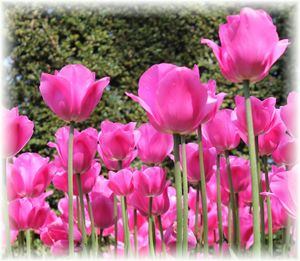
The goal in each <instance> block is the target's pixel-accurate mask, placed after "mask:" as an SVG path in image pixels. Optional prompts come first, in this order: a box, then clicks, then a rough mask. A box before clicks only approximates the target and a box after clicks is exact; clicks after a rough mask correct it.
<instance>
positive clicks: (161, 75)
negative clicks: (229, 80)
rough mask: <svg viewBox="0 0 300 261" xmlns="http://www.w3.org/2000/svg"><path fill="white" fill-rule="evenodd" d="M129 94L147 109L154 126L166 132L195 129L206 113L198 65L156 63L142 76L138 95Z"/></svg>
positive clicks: (203, 89) (204, 91)
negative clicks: (179, 65) (191, 67)
mask: <svg viewBox="0 0 300 261" xmlns="http://www.w3.org/2000/svg"><path fill="white" fill-rule="evenodd" d="M126 94H127V95H128V96H129V97H130V98H132V99H133V100H134V101H136V102H138V103H139V104H140V105H141V106H142V107H143V108H144V109H145V111H146V112H147V115H148V118H149V121H150V123H151V124H152V125H153V127H155V128H156V129H157V130H159V131H161V132H164V133H170V134H173V133H178V134H188V133H191V132H194V131H195V130H196V129H197V128H198V126H199V125H200V123H201V121H202V120H203V118H204V117H205V116H206V113H207V108H206V103H207V97H208V94H207V89H206V87H205V85H204V84H202V83H201V82H200V77H199V71H198V68H196V67H195V68H194V69H193V70H191V69H189V68H187V67H178V66H176V65H174V64H168V63H161V64H155V65H153V66H151V67H150V68H149V69H148V70H147V71H146V72H144V73H143V75H142V76H141V78H140V80H139V90H138V96H135V95H133V94H130V93H126Z"/></svg>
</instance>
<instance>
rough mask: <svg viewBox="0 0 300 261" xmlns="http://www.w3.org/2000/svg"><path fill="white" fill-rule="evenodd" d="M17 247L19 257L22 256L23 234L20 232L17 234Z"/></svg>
mask: <svg viewBox="0 0 300 261" xmlns="http://www.w3.org/2000/svg"><path fill="white" fill-rule="evenodd" d="M18 246H19V255H20V256H22V255H24V254H25V234H24V231H23V230H21V231H20V232H19V234H18Z"/></svg>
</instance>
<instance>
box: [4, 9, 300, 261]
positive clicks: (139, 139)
mask: <svg viewBox="0 0 300 261" xmlns="http://www.w3.org/2000/svg"><path fill="white" fill-rule="evenodd" d="M219 37H220V42H221V46H218V45H217V44H215V43H214V42H212V41H211V40H208V39H202V40H201V43H203V44H207V45H208V46H209V47H210V48H211V49H212V51H213V52H214V54H215V56H216V59H217V60H218V63H219V67H220V70H221V72H222V74H223V76H224V77H225V78H226V79H227V80H229V81H231V82H233V83H235V84H238V83H242V85H243V90H244V96H239V95H236V96H235V99H234V101H235V108H234V109H229V108H221V105H222V102H223V99H224V97H225V96H226V94H225V93H223V92H220V93H218V92H217V89H218V88H217V85H218V83H217V82H216V81H215V80H212V79H211V80H208V81H207V82H203V80H201V77H200V71H199V68H198V66H196V65H195V66H194V67H193V68H188V67H179V66H177V65H175V64H169V63H160V64H154V65H149V68H148V69H147V70H146V71H145V72H144V73H142V75H141V77H140V79H139V82H138V91H137V95H136V94H133V93H128V92H126V93H124V96H125V95H127V96H129V97H130V98H131V99H132V100H133V102H137V103H138V104H139V105H140V106H141V107H142V108H143V109H144V110H145V111H146V113H147V117H148V120H149V122H147V123H142V124H141V125H140V126H139V127H137V123H136V122H130V123H127V124H124V123H119V122H111V121H109V120H104V121H102V122H101V123H99V129H100V130H98V129H95V128H92V127H89V128H87V129H84V130H81V131H80V130H78V129H77V123H79V122H83V121H85V120H86V119H88V118H89V116H90V115H91V113H92V112H93V111H94V109H95V107H96V106H97V105H98V103H99V102H101V101H100V99H101V97H102V93H103V92H104V91H105V88H106V87H107V85H108V84H109V81H110V78H109V77H106V76H105V77H103V78H101V79H100V80H96V76H95V72H92V71H90V70H89V69H88V68H86V67H85V66H83V65H81V64H69V65H66V66H64V67H63V68H61V69H60V70H59V71H56V72H54V74H46V73H42V75H41V77H40V93H41V96H42V98H43V100H44V102H45V103H46V104H47V106H48V107H49V109H50V110H51V111H52V112H53V113H54V114H56V115H57V116H58V117H59V118H60V119H61V120H63V121H64V122H65V126H64V127H62V128H58V129H57V132H56V134H55V142H49V143H48V144H47V146H48V148H49V149H53V150H54V151H55V152H56V154H55V156H54V158H53V159H49V158H44V157H42V156H41V155H39V154H38V153H30V152H24V153H21V154H20V153H19V152H20V151H21V150H22V148H23V147H24V146H25V145H26V143H27V142H28V141H29V139H30V138H31V136H32V134H33V129H34V123H33V122H32V121H30V120H29V119H28V118H27V117H26V116H24V115H19V113H18V109H17V107H16V108H13V109H11V110H6V109H5V110H4V123H5V126H4V129H5V133H7V135H8V136H7V138H6V140H5V144H4V145H5V148H4V151H5V153H4V157H5V164H4V165H5V166H4V170H5V173H4V175H5V176H4V177H5V183H4V210H3V213H4V221H5V222H4V224H5V229H4V230H5V231H3V234H5V242H4V243H3V245H4V246H5V253H6V255H8V256H21V255H23V254H27V255H28V256H38V255H45V253H46V252H48V253H50V254H52V255H54V256H60V255H69V256H74V255H75V256H91V257H98V256H99V258H106V257H118V256H121V257H124V256H125V257H133V256H151V257H166V256H177V257H187V256H189V257H198V256H201V257H208V256H213V255H215V256H230V255H234V256H247V257H249V256H260V255H268V256H273V255H275V254H276V252H275V250H274V249H275V246H274V244H275V242H276V241H277V240H278V237H279V236H278V235H280V240H281V244H282V246H283V248H282V250H283V252H284V254H285V255H289V256H293V255H294V254H295V253H296V252H295V242H296V230H295V229H296V212H297V211H296V210H297V199H296V189H297V188H296V186H297V172H298V171H299V164H298V162H297V158H296V156H295V154H296V153H295V150H296V146H297V131H296V124H295V115H296V113H297V112H296V110H297V105H296V104H297V101H298V99H299V94H298V93H297V92H291V93H290V94H289V96H288V99H287V104H286V105H284V106H281V107H280V108H276V98H274V97H269V98H266V99H264V100H260V99H258V98H256V97H254V96H250V92H251V85H252V84H253V83H256V82H258V81H260V80H262V79H263V78H264V77H266V76H267V75H268V73H269V70H270V69H271V67H272V65H273V64H274V63H275V62H276V61H277V60H278V59H279V58H280V56H281V55H283V54H284V52H285V50H286V48H287V46H288V43H289V42H288V40H287V39H284V40H279V36H278V34H277V32H276V27H275V25H274V24H273V23H272V19H271V17H270V16H269V15H268V14H267V13H266V12H265V11H263V10H253V9H250V8H243V9H242V10H241V12H240V14H238V15H234V16H229V17H227V23H225V24H223V25H220V28H219ZM35 124H38V123H35ZM192 134H196V136H197V140H196V141H191V142H187V140H188V139H189V138H190V135H192ZM189 140H190V139H189ZM241 142H243V143H244V144H245V145H246V146H248V151H249V155H239V156H237V155H232V150H234V149H236V148H237V147H238V145H239V144H240V143H241ZM45 145H46V144H45ZM18 153H19V154H18ZM166 157H169V158H171V159H172V160H173V161H174V171H173V172H172V173H167V172H168V170H167V169H165V168H164V167H163V165H162V162H163V161H164V160H165V159H166ZM137 159H139V160H140V162H141V165H142V166H141V167H139V168H136V167H134V166H133V165H132V162H133V161H134V160H137ZM103 166H105V168H106V169H108V172H107V173H106V172H103V170H102V167H103ZM170 175H173V176H174V178H172V179H170V180H169V179H168V177H170ZM50 183H52V185H53V186H54V188H55V189H56V190H59V191H62V194H63V195H64V196H63V197H62V198H61V199H60V200H59V202H58V209H56V210H54V209H51V207H50V205H49V204H48V203H47V197H49V196H50V195H51V194H52V193H53V191H52V190H49V189H48V188H49V186H50ZM281 235H283V236H281ZM33 238H38V239H39V240H40V242H41V243H42V248H43V251H42V253H40V252H39V251H37V249H36V247H35V245H34V244H33ZM25 243H26V246H25Z"/></svg>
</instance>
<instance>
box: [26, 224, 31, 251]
mask: <svg viewBox="0 0 300 261" xmlns="http://www.w3.org/2000/svg"><path fill="white" fill-rule="evenodd" d="M25 237H26V252H27V257H31V231H30V229H27V230H26V231H25Z"/></svg>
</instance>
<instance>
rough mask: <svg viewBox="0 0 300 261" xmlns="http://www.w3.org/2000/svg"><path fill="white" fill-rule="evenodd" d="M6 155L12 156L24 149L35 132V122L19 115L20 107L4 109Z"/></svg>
mask: <svg viewBox="0 0 300 261" xmlns="http://www.w3.org/2000/svg"><path fill="white" fill-rule="evenodd" d="M3 114H4V115H3V116H4V121H3V123H4V129H3V133H5V139H4V140H3V142H4V156H5V157H11V156H14V155H16V154H17V153H18V152H19V151H21V150H22V149H23V147H24V146H25V145H26V143H27V142H28V141H29V140H30V138H31V136H32V134H33V128H34V124H33V122H32V121H30V120H29V119H28V118H27V116H21V115H19V111H18V107H15V108H12V109H11V110H7V109H4V112H3Z"/></svg>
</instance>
